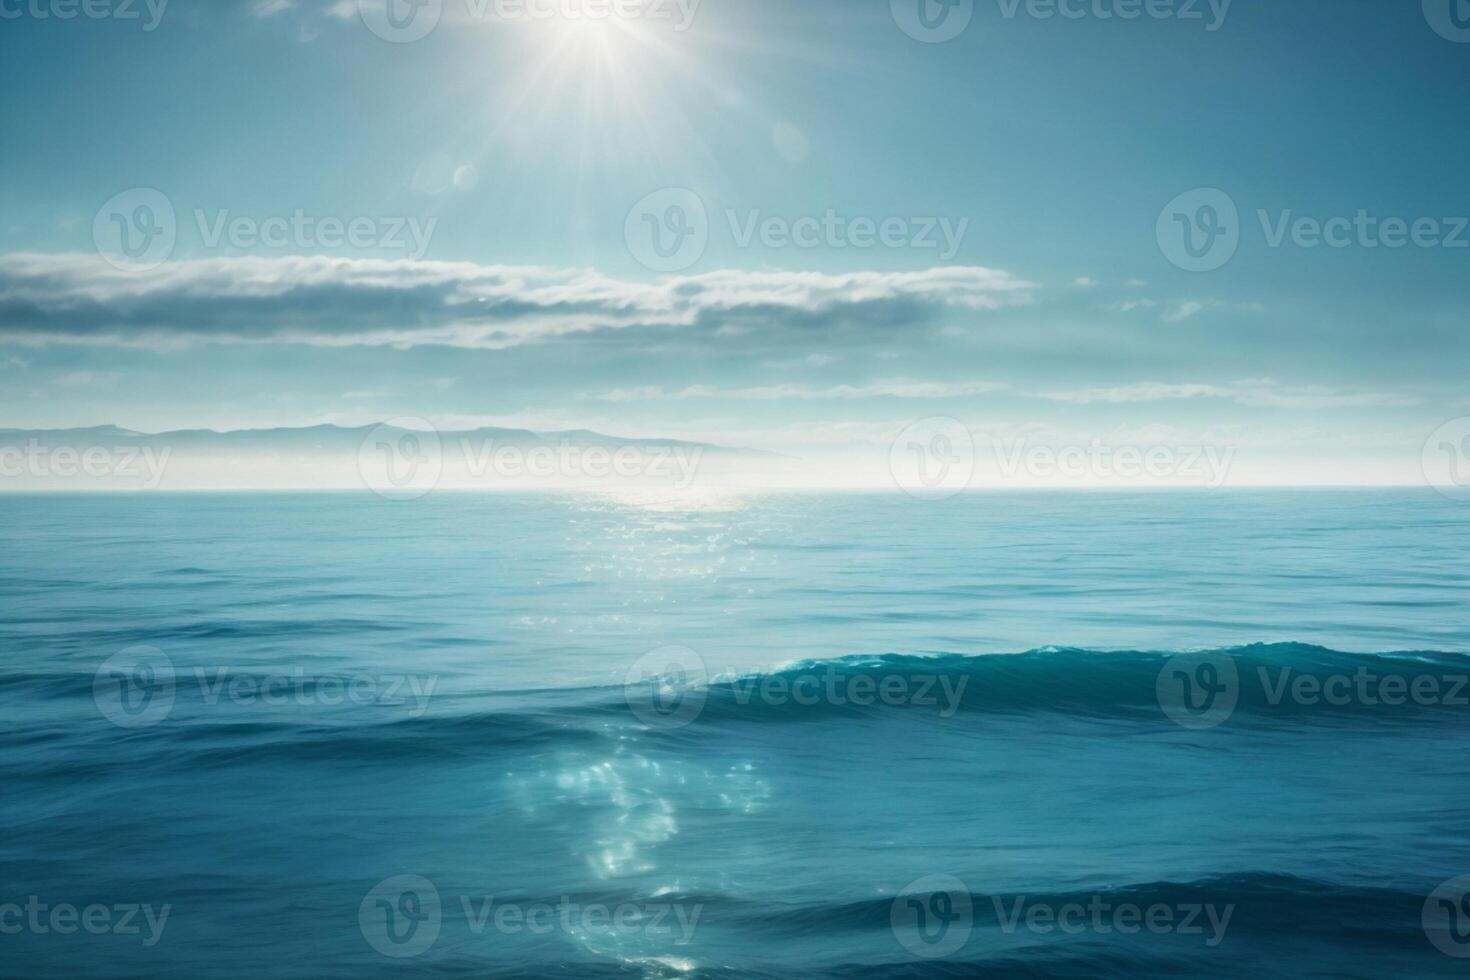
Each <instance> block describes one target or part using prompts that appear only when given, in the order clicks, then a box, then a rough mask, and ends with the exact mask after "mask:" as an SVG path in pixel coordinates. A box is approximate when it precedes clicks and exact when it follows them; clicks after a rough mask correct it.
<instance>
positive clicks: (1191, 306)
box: [1164, 300, 1205, 323]
mask: <svg viewBox="0 0 1470 980" xmlns="http://www.w3.org/2000/svg"><path fill="white" fill-rule="evenodd" d="M1204 308H1205V304H1203V303H1201V302H1199V301H1197V300H1186V301H1185V302H1183V303H1180V304H1179V305H1178V306H1176V307H1174V309H1172V310H1170V311H1169V312H1168V313H1165V314H1164V322H1166V323H1182V322H1183V321H1185V320H1188V319H1189V318H1190V317H1192V316H1194V315H1195V314H1196V313H1198V312H1200V311H1201V310H1203V309H1204Z"/></svg>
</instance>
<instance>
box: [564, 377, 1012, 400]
mask: <svg viewBox="0 0 1470 980" xmlns="http://www.w3.org/2000/svg"><path fill="white" fill-rule="evenodd" d="M1007 387H1008V386H1007V385H1005V384H1002V383H999V382H994V381H968V382H960V383H951V382H945V381H908V380H895V381H878V382H874V383H873V384H866V385H833V386H830V387H815V386H812V385H799V384H782V385H766V386H761V387H754V388H714V387H710V386H709V385H691V386H690V387H687V388H681V389H677V390H670V389H667V388H661V387H658V386H656V385H645V386H643V387H638V388H617V389H614V390H612V391H606V392H603V393H602V394H599V395H593V396H592V397H594V398H596V399H598V400H600V401H607V402H634V401H684V400H687V399H690V398H726V399H735V400H741V401H786V400H789V399H797V400H801V401H821V400H826V399H837V398H960V397H964V396H967V395H981V394H987V393H990V392H995V391H1003V390H1005V389H1006V388H1007Z"/></svg>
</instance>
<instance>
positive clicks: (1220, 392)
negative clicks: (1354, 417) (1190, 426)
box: [1039, 379, 1420, 409]
mask: <svg viewBox="0 0 1470 980" xmlns="http://www.w3.org/2000/svg"><path fill="white" fill-rule="evenodd" d="M1039 397H1041V398H1045V399H1047V400H1049V401H1057V402H1070V403H1072V404H1076V405H1090V404H1096V403H1100V402H1101V403H1106V404H1113V405H1127V404H1137V403H1140V402H1157V401H1179V400H1188V399H1196V398H1219V399H1226V400H1229V401H1233V402H1236V403H1237V404H1240V405H1245V406H1247V407H1250V408H1287V409H1320V408H1367V407H1385V408H1393V407H1407V406H1412V405H1418V404H1420V399H1418V398H1414V397H1411V396H1407V395H1395V394H1388V393H1384V392H1372V391H1364V392H1349V391H1341V390H1338V389H1334V388H1323V387H1318V386H1304V387H1295V388H1293V387H1287V386H1283V385H1280V384H1277V383H1276V382H1274V381H1271V380H1269V379H1251V380H1249V381H1237V382H1234V383H1233V384H1229V385H1215V384H1164V383H1161V382H1157V381H1141V382H1138V383H1136V384H1130V385H1122V386H1120V387H1115V388H1083V389H1080V390H1076V391H1053V392H1045V393H1042V394H1041V395H1040V396H1039Z"/></svg>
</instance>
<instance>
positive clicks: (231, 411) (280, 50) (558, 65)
mask: <svg viewBox="0 0 1470 980" xmlns="http://www.w3.org/2000/svg"><path fill="white" fill-rule="evenodd" d="M97 2H98V7H97V9H98V10H101V9H104V8H106V7H107V5H106V4H102V3H101V0H97ZM117 2H121V0H117ZM376 2H377V0H365V3H366V7H367V9H366V10H363V9H359V5H358V4H357V3H355V2H350V0H349V2H347V3H342V2H338V0H333V2H324V0H296V2H294V3H291V2H285V0H266V2H245V0H241V2H227V0H219V2H214V3H209V4H205V3H197V2H195V3H190V2H186V0H172V2H171V3H168V4H167V5H165V6H164V7H163V8H162V10H161V16H159V17H157V18H155V19H156V24H155V23H152V21H151V20H150V16H151V15H150V12H149V10H148V8H147V7H146V6H145V5H144V4H143V3H141V0H140V2H139V3H137V4H135V5H133V6H134V7H136V8H137V9H138V11H139V13H140V14H141V16H140V17H139V18H137V19H131V18H127V17H123V16H119V15H114V16H108V17H86V16H78V17H75V18H72V19H66V20H63V19H60V18H59V17H58V16H56V14H57V12H58V10H59V9H63V8H65V6H66V5H65V0H59V6H58V0H0V14H3V15H4V19H3V20H0V55H3V56H0V84H3V86H4V90H5V92H6V98H5V99H4V101H3V106H0V113H3V115H0V122H3V129H4V132H5V137H4V139H3V141H0V169H3V173H4V174H5V177H4V179H3V182H0V425H9V426H16V427H51V426H70V425H85V424H99V423H117V424H120V425H123V426H128V427H132V428H138V429H144V430H150V431H154V430H159V429H166V428H180V427H196V426H202V427H215V428H241V427H250V426H275V425H310V424H316V423H320V422H328V421H330V422H340V423H344V424H364V423H367V422H373V421H378V420H380V419H384V418H391V417H397V416H416V417H423V418H427V419H430V420H431V421H434V422H435V423H436V424H439V425H467V424H472V423H486V424H513V425H526V426H528V427H533V428H574V427H588V428H596V429H600V430H604V431H614V432H619V433H626V434H629V435H677V436H685V437H690V438H707V439H713V440H716V441H723V442H733V443H737V444H741V445H753V446H759V447H763V448H774V449H782V450H786V451H792V452H800V453H819V452H825V451H838V450H841V449H844V448H850V449H852V450H853V451H863V447H882V446H885V445H886V444H887V443H888V442H891V440H892V437H893V434H894V433H896V432H897V431H899V430H901V429H903V428H904V426H906V425H908V424H909V423H911V422H913V421H914V420H916V419H921V418H925V417H929V416H946V417H953V418H956V419H960V420H963V421H964V423H965V424H966V425H967V426H968V427H970V428H972V429H985V430H986V431H996V432H1007V433H1022V432H1030V433H1041V434H1045V437H1046V438H1051V439H1053V440H1071V441H1074V442H1078V441H1080V442H1086V441H1089V440H1092V439H1103V440H1109V441H1114V442H1119V441H1123V442H1128V441H1133V442H1150V441H1152V442H1173V443H1177V444H1224V443H1228V444H1230V445H1232V446H1236V447H1238V448H1239V451H1240V453H1241V456H1242V459H1246V460H1252V461H1254V463H1252V464H1250V465H1252V466H1254V467H1255V469H1254V470H1250V469H1249V466H1248V467H1247V470H1249V471H1250V472H1256V473H1259V474H1274V475H1275V476H1276V477H1277V478H1278V479H1282V480H1286V481H1289V482H1320V481H1322V480H1326V481H1327V482H1382V481H1385V480H1408V479H1411V478H1412V477H1413V473H1414V471H1415V469H1416V467H1417V465H1418V460H1419V456H1420V451H1421V448H1422V447H1423V445H1424V440H1425V438H1426V437H1427V436H1428V435H1429V434H1430V432H1432V431H1433V430H1434V429H1435V428H1436V427H1437V426H1439V425H1441V423H1444V422H1445V421H1446V420H1448V419H1452V418H1455V417H1458V416H1464V415H1467V414H1470V392H1467V391H1466V389H1465V385H1464V378H1465V368H1466V364H1467V357H1466V354H1465V336H1466V327H1467V306H1470V303H1467V298H1470V297H1467V288H1466V283H1467V281H1470V278H1467V270H1470V230H1467V229H1466V228H1465V219H1464V218H1463V217H1462V216H1465V215H1470V179H1467V176H1466V161H1467V160H1470V126H1467V125H1466V123H1467V122H1470V109H1467V107H1466V102H1465V99H1464V93H1465V86H1466V83H1467V82H1470V37H1466V36H1463V34H1464V32H1459V29H1458V28H1457V27H1456V22H1455V21H1454V20H1451V19H1449V15H1450V12H1451V10H1452V8H1451V7H1450V0H1444V7H1445V10H1444V11H1442V13H1443V15H1444V16H1443V18H1442V19H1441V20H1440V22H1439V23H1438V25H1437V27H1438V29H1436V24H1435V23H1434V22H1435V21H1436V18H1438V17H1439V14H1438V13H1436V8H1435V4H1436V3H1437V2H1438V0H1426V2H1425V3H1424V5H1423V8H1422V9H1421V5H1420V4H1419V3H1401V4H1379V3H1353V4H1347V3H1341V2H1332V0H1298V2H1293V3H1289V4H1287V3H1274V2H1265V0H1235V2H1233V3H1229V4H1223V3H1221V2H1217V3H1216V4H1215V5H1214V6H1213V7H1212V6H1211V5H1210V4H1208V3H1206V2H1204V0H1200V2H1198V3H1195V2H1192V0H1178V2H1177V3H1169V2H1165V0H1156V3H1155V5H1154V6H1153V7H1151V8H1147V9H1151V10H1153V11H1154V12H1155V14H1157V15H1156V16H1150V15H1148V14H1147V13H1144V14H1142V15H1140V16H1138V17H1137V18H1135V19H1123V18H1122V17H1121V16H1120V14H1121V13H1122V12H1124V11H1126V10H1129V9H1138V8H1141V7H1143V5H1142V4H1135V5H1134V7H1133V8H1130V7H1129V3H1128V0H1086V2H1085V3H1082V2H1080V0H1072V2H1070V3H1067V4H1064V6H1065V8H1066V10H1067V12H1068V13H1069V14H1071V15H1072V16H1065V17H1064V16H1061V15H1060V14H1057V15H1055V16H1044V15H1045V14H1046V12H1047V11H1049V10H1051V9H1052V8H1053V6H1054V5H1052V6H1047V5H1046V4H1044V3H1043V4H1038V3H1036V2H1034V0H1033V3H1032V4H1029V5H1028V4H1025V3H1021V4H1019V5H1013V4H1012V3H1011V2H1010V0H976V2H975V3H974V4H973V11H972V13H971V15H970V20H969V22H968V26H967V27H965V29H964V30H963V32H962V33H960V34H959V35H958V36H957V37H955V38H953V39H952V40H949V41H947V42H945V43H925V42H924V41H921V40H918V39H915V38H914V37H911V36H910V35H909V34H907V33H905V31H904V30H902V29H901V28H900V25H899V21H900V20H903V19H904V17H905V16H906V15H905V14H904V11H903V9H902V7H903V4H904V3H911V5H916V4H917V3H918V0H894V2H893V3H890V2H889V0H861V2H856V0H846V2H842V3H835V2H833V3H828V2H816V0H813V2H801V3H793V2H790V0H786V2H771V0H740V2H731V0H703V2H701V3H698V4H697V5H695V6H693V7H692V9H691V7H690V6H689V5H688V0H686V5H685V6H684V7H680V6H679V5H678V4H676V3H674V2H672V0H670V2H668V3H666V4H663V5H662V6H660V7H658V8H656V9H654V10H651V11H650V10H643V11H641V12H640V15H639V16H627V17H616V16H615V17H611V18H608V19H607V20H602V21H596V22H592V21H589V19H588V18H587V17H585V16H582V17H580V18H579V17H576V16H565V15H564V14H563V15H558V16H554V17H550V18H547V19H530V18H526V17H518V16H516V14H515V10H517V9H519V8H514V7H512V8H510V13H509V14H506V12H505V10H502V14H503V16H501V17H499V18H496V17H479V16H476V11H477V9H478V8H479V7H480V6H481V5H480V4H478V3H475V2H474V0H444V4H443V10H442V11H441V12H439V14H438V21H437V22H436V24H435V26H434V29H433V30H432V32H431V33H429V34H428V35H427V36H425V37H423V38H422V39H419V40H415V41H412V42H408V43H398V42H394V41H389V40H384V39H383V38H382V37H379V36H378V35H377V34H375V33H374V32H373V30H371V29H370V28H369V26H368V24H369V22H374V21H375V19H376V20H377V21H381V14H382V11H381V10H377V9H375V8H374V4H375V3H376ZM392 2H394V3H395V4H396V3H399V2H401V0H392ZM590 2H595V0H590ZM927 2H930V3H933V2H934V0H927ZM1456 2H1460V0H1456ZM557 4H558V5H560V7H561V9H562V11H566V10H568V9H571V10H573V11H576V10H580V9H582V8H581V7H580V6H579V4H578V3H577V2H576V0H557ZM114 6H115V4H114ZM628 9H629V10H632V9H633V8H632V7H629V8H628ZM929 9H930V12H931V13H935V14H937V13H942V12H943V8H940V7H937V6H933V7H930V8H929ZM959 9H960V11H961V12H963V11H964V8H963V7H961V8H959ZM38 13H47V14H49V16H45V17H42V16H38ZM120 13H121V12H120V11H114V14H120ZM665 13H667V14H670V15H671V20H663V19H660V18H659V17H658V16H657V15H659V14H665ZM1462 13H1470V11H1462ZM1109 15H1111V16H1109ZM675 20H677V21H685V20H687V29H683V30H680V29H676V25H675V23H673V21H675ZM951 23H953V22H951ZM150 27H151V29H149V28H150ZM140 188H146V189H151V190H150V192H149V194H150V195H161V201H162V202H164V203H163V204H162V205H161V206H160V205H159V201H160V197H159V196H148V197H146V198H144V197H139V196H138V195H139V194H140V193H143V192H142V191H140V190H138V189H140ZM671 188H672V189H678V190H673V191H670V190H667V189H671ZM1197 189H1217V191H1218V192H1223V194H1224V199H1225V200H1226V201H1228V202H1229V204H1230V205H1231V206H1233V207H1234V208H1235V210H1236V220H1234V221H1232V222H1229V224H1230V225H1232V227H1233V231H1232V232H1231V233H1229V234H1227V236H1226V246H1222V247H1225V248H1226V252H1228V255H1227V254H1226V252H1219V251H1216V252H1214V253H1213V254H1212V255H1209V256H1207V257H1206V259H1205V263H1206V264H1208V265H1211V266H1214V265H1216V263H1218V267H1212V268H1210V269H1209V271H1188V270H1187V269H1186V268H1181V267H1180V265H1179V264H1178V263H1177V262H1176V261H1171V258H1178V256H1179V255H1180V254H1181V253H1180V252H1179V250H1178V248H1177V243H1170V242H1169V241H1167V240H1164V241H1162V243H1161V235H1163V237H1164V239H1167V237H1168V236H1167V233H1166V232H1167V229H1170V228H1177V229H1178V230H1179V233H1180V234H1182V233H1183V229H1184V228H1185V227H1186V226H1190V225H1189V223H1191V222H1203V221H1204V220H1205V219H1206V218H1207V217H1208V215H1207V214H1206V213H1205V212H1203V211H1201V210H1200V207H1201V202H1205V203H1211V204H1213V203H1214V202H1217V201H1219V200H1220V198H1219V197H1218V196H1212V197H1208V198H1201V197H1199V196H1198V193H1196V195H1195V196H1194V197H1189V196H1186V197H1184V198H1182V200H1183V202H1184V203H1183V204H1182V205H1180V206H1179V208H1177V209H1176V212H1177V215H1182V217H1178V216H1176V215H1175V214H1164V211H1165V208H1166V205H1169V204H1170V202H1171V201H1174V200H1175V199H1176V198H1178V197H1179V195H1187V194H1188V193H1189V192H1195V191H1197ZM659 192H662V195H661V196H655V197H652V198H650V197H649V195H657V194H659ZM645 201H651V202H652V204H651V205H647V206H646V207H645V206H644V205H641V204H640V202H645ZM140 202H142V203H145V204H148V205H149V207H150V208H152V210H151V211H149V212H147V215H148V216H149V217H151V218H152V219H154V220H167V223H168V227H169V230H170V235H169V238H171V239H172V248H171V249H168V250H167V254H166V255H163V256H158V255H151V256H145V257H143V258H142V259H141V260H139V261H136V262H132V264H129V263H130V262H131V261H132V260H130V259H128V257H126V256H121V255H118V254H117V253H116V251H115V250H113V248H112V246H113V245H114V244H115V243H116V240H115V239H112V238H109V237H108V236H109V234H115V233H116V229H117V227H118V225H117V224H116V222H117V221H121V222H122V227H126V226H127V224H128V222H131V221H133V220H134V219H135V218H138V217H139V212H138V210H137V209H138V207H139V204H140ZM696 204H697V208H698V209H700V210H702V211H703V214H700V213H698V212H697V211H696V210H695V209H694V208H695V205H696ZM672 206H677V207H678V208H680V209H682V210H678V211H676V212H671V211H670V210H669V209H670V207H672ZM640 208H642V209H643V211H646V212H647V217H646V218H645V216H644V213H643V211H641V210H640ZM165 209H167V210H168V211H169V212H170V213H171V218H167V216H166V215H165ZM630 212H631V218H630ZM99 215H100V217H99ZM1161 215H1163V220H1162V221H1161ZM676 219H677V221H678V222H686V221H687V222H691V224H688V225H687V227H689V228H692V229H693V230H694V232H695V236H694V239H693V241H694V242H695V246H696V247H695V249H694V252H692V253H690V252H687V251H686V252H685V253H684V254H681V255H675V256H674V257H673V258H671V259H669V260H668V261H669V262H671V263H673V265H674V266H675V267H674V268H670V267H668V266H662V267H661V266H660V261H662V260H659V259H657V258H656V257H654V256H653V255H652V253H650V252H649V251H648V248H647V243H646V242H643V243H640V241H639V239H638V234H639V233H640V230H646V229H650V228H652V227H658V226H659V225H660V223H661V222H665V221H666V220H669V221H674V220H676ZM1302 219H1306V221H1307V223H1306V224H1302ZM1334 219H1335V220H1336V225H1335V232H1334V234H1336V235H1337V236H1338V237H1337V238H1336V239H1335V240H1336V241H1337V242H1338V243H1339V245H1338V246H1333V245H1327V244H1322V243H1320V242H1318V240H1317V237H1316V236H1314V233H1313V226H1312V224H1311V222H1319V223H1326V222H1332V221H1334ZM1395 219H1397V220H1401V221H1402V222H1403V225H1404V229H1405V230H1404V231H1402V232H1401V233H1399V234H1398V235H1397V238H1398V239H1404V242H1403V244H1402V245H1400V246H1399V247H1390V246H1391V245H1392V243H1393V242H1394V241H1395V240H1396V239H1395V229H1394V227H1393V221H1394V220H1395ZM324 220H325V221H326V225H325V226H323V225H322V224H321V222H323V221H324ZM647 221H652V222H653V225H651V226H650V225H648V224H647V223H646V222H647ZM1181 221H1182V222H1184V224H1180V223H1179V222H1181ZM1385 221H1388V222H1389V225H1387V226H1385V225H1384V224H1383V222H1385ZM231 222H235V225H231ZM333 223H336V224H337V225H340V226H341V227H340V228H338V229H335V233H334V228H333ZM354 223H355V227H356V229H357V234H356V235H355V236H354V238H353V240H348V236H347V235H346V233H345V229H346V228H347V227H348V226H350V225H354ZM1349 223H1351V225H1350V224H1349ZM149 227H156V225H150V226H149ZM664 227H665V228H666V229H667V228H671V227H674V226H672V225H667V224H665V225H664ZM678 227H681V228H682V227H686V224H678ZM1190 227H1192V228H1193V231H1194V232H1197V233H1198V234H1200V235H1201V236H1203V235H1204V233H1205V231H1204V228H1205V226H1204V225H1203V224H1196V225H1193V226H1190ZM884 228H886V229H887V231H886V234H885V235H883V236H882V237H883V238H884V239H885V240H877V239H879V238H880V235H879V230H880V229H884ZM1161 229H1163V230H1162V231H1161ZM649 234H651V231H649ZM262 235H263V236H265V238H266V239H267V241H262V240H261V236H262ZM273 236H275V237H273ZM793 236H795V237H796V238H798V239H800V240H801V241H802V244H800V245H798V244H794V243H793V242H792V241H791V238H792V237H793ZM670 241H672V239H670ZM1199 241H1202V242H1203V241H1207V239H1205V238H1203V237H1201V238H1200V239H1199ZM864 246H866V247H864ZM1229 249H1233V252H1232V251H1229ZM99 251H101V252H102V253H105V254H103V255H99ZM109 260H113V261H111V262H110V261H109ZM155 260H158V261H155ZM114 263H115V264H114ZM140 263H141V264H140ZM1185 264H1186V265H1187V264H1188V263H1187V262H1185ZM650 266H653V267H650ZM1329 478H1330V479H1329Z"/></svg>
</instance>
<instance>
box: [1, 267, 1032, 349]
mask: <svg viewBox="0 0 1470 980" xmlns="http://www.w3.org/2000/svg"><path fill="white" fill-rule="evenodd" d="M1033 288H1035V287H1034V284H1032V283H1029V282H1026V281H1024V280H1021V279H1017V278H1016V277H1014V276H1012V275H1010V274H1009V273H1006V272H1003V271H999V270H995V269H987V268H982V267H979V266H945V267H940V268H935V269H929V270H925V271H921V272H898V273H876V272H856V273H848V274H842V275H829V274H825V273H816V272H769V271H763V272H744V271H735V270H728V271H721V272H710V273H705V274H701V275H692V276H675V277H666V278H662V279H659V280H656V281H653V282H642V281H636V280H625V279H617V278H613V277H611V276H608V275H605V274H603V273H601V272H598V271H596V270H592V269H557V268H547V267H539V266H488V265H477V264H474V263H470V262H426V261H414V260H407V259H403V260H385V259H342V258H328V257H323V256H315V257H301V256H290V257H255V256H241V257H229V258H223V257H222V258H212V259H190V260H183V261H177V262H170V263H167V264H165V265H163V266H161V267H160V268H158V269H156V270H154V271H151V272H148V273H134V272H124V271H120V270H118V269H115V268H113V267H112V266H110V265H108V264H107V263H105V262H103V261H102V260H101V259H100V258H98V257H96V256H90V255H83V254H37V253H12V254H8V255H0V340H9V341H18V342H23V343H30V344H45V343H90V344H108V345H127V346H144V347H167V346H178V345H184V344H190V343H203V342H210V343H297V344H310V345H316V346H348V345H373V346H385V345H393V346H400V347H412V346H417V345H421V344H442V345H449V346H454V347H475V348H496V347H511V346H516V345H519V344H526V343H534V342H537V341H542V340H545V339H547V338H551V337H555V336H559V335H563V334H570V333H579V332H594V331H610V330H617V329H626V328H630V327H644V328H647V327H656V328H702V329H706V330H711V331H726V332H737V333H738V332H744V331H746V330H749V329H754V328H756V327H763V328H773V327H774V328H777V329H785V330H790V331H802V332H807V333H810V332H811V331H820V330H823V329H835V328H842V327H846V328H853V329H867V330H876V331H903V330H905V329H907V328H912V327H915V326H919V325H923V324H927V323H930V322H932V321H933V320H935V319H936V318H938V317H939V316H940V315H941V314H942V313H943V312H944V311H945V310H955V309H958V310H964V311H972V312H978V311H985V310H994V309H999V308H1001V307H1005V306H1016V305H1023V304H1026V303H1029V302H1031V298H1032V297H1031V290H1032V289H1033Z"/></svg>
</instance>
